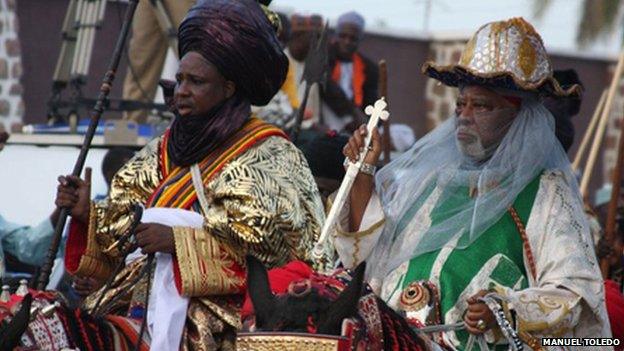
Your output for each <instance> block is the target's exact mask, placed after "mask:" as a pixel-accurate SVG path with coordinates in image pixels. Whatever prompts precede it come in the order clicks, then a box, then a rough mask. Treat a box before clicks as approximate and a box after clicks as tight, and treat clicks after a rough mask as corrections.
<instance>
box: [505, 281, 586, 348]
mask: <svg viewBox="0 0 624 351" xmlns="http://www.w3.org/2000/svg"><path fill="white" fill-rule="evenodd" d="M496 290H497V292H499V294H501V296H503V297H504V304H505V306H504V308H505V309H510V310H513V311H514V312H515V314H516V321H517V322H516V323H517V329H518V332H520V333H521V334H523V335H524V336H525V337H529V336H533V337H535V336H551V337H562V336H565V335H566V334H567V333H568V332H569V331H570V330H572V328H574V326H575V325H576V324H577V322H578V319H579V317H580V314H581V310H582V306H581V302H582V299H581V298H580V297H579V296H578V295H576V294H575V293H573V292H571V291H569V290H566V289H562V288H557V287H552V288H550V287H544V288H528V289H524V290H520V291H513V290H511V289H509V288H503V287H498V288H497V289H496Z"/></svg>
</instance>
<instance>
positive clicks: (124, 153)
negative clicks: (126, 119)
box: [0, 0, 624, 350]
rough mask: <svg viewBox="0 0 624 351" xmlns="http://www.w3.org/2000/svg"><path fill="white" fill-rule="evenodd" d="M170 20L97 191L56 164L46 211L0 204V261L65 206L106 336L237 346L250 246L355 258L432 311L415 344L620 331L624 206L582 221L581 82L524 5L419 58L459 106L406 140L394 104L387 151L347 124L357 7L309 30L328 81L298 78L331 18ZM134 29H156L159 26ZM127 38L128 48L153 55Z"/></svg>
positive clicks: (390, 298)
mask: <svg viewBox="0 0 624 351" xmlns="http://www.w3.org/2000/svg"><path fill="white" fill-rule="evenodd" d="M180 6H181V7H184V6H185V5H184V6H183V5H182V4H180ZM189 6H190V4H189ZM189 6H187V8H188V7H189ZM144 11H147V10H146V9H144ZM178 17H179V18H181V17H182V16H181V15H180V14H177V15H176V18H178ZM152 22H153V21H152ZM179 22H180V25H179V28H178V32H177V41H178V55H179V59H180V62H179V67H178V70H177V73H176V77H175V79H176V82H175V88H174V89H173V91H172V92H171V93H172V95H171V96H167V97H166V98H167V99H166V100H167V101H169V102H170V103H171V106H170V107H171V109H172V111H174V114H175V118H174V120H173V122H172V123H171V125H170V126H169V128H168V129H167V130H166V131H165V133H164V134H163V135H161V136H158V137H157V138H155V139H154V140H152V141H151V142H150V143H149V144H148V145H147V146H145V147H144V148H143V149H141V150H140V151H138V152H137V153H136V154H135V153H133V152H130V151H128V150H113V151H111V155H110V157H107V158H106V160H105V164H104V167H105V169H104V174H105V175H106V177H107V182H108V183H109V188H110V190H109V192H108V194H106V196H103V197H100V198H97V199H93V200H92V195H91V194H90V188H89V183H90V180H89V179H88V177H87V178H86V179H83V178H80V177H75V176H62V177H59V185H58V191H57V197H56V202H55V204H56V206H57V209H56V210H55V211H54V213H52V214H51V216H50V218H47V219H45V220H44V221H43V222H42V224H40V225H38V226H36V227H32V228H29V227H26V226H21V225H17V224H12V223H9V222H6V221H5V220H4V219H3V218H2V217H1V216H0V237H1V240H2V241H1V244H0V249H1V250H0V275H1V274H3V273H4V264H3V262H4V256H3V255H4V253H7V254H11V255H13V256H15V257H16V259H17V260H19V261H21V262H23V263H27V264H33V265H40V264H41V263H42V261H43V260H44V258H45V254H46V252H47V247H48V246H49V245H50V241H51V237H52V235H53V228H54V226H55V223H56V221H57V218H58V211H59V209H60V208H67V209H69V211H70V213H71V220H70V223H69V226H68V235H67V239H66V242H65V243H64V246H65V248H64V261H65V269H66V271H67V273H68V274H69V276H70V279H71V280H72V282H73V288H72V289H70V290H73V293H75V294H76V296H77V299H78V300H79V301H80V304H81V305H82V308H84V309H85V310H86V311H91V312H94V311H97V312H98V313H99V314H105V315H111V316H115V317H114V319H113V318H112V317H111V318H109V321H110V322H111V323H112V322H113V321H114V323H113V324H114V330H115V332H111V334H110V335H113V339H114V340H115V342H116V343H115V345H114V348H115V349H128V348H131V347H133V345H134V344H135V343H138V344H139V345H140V346H141V347H142V348H143V349H147V348H151V349H154V350H174V349H181V350H234V349H236V337H237V333H238V332H240V331H241V329H242V328H243V323H242V321H241V307H242V306H243V302H244V300H245V292H246V289H247V286H246V264H247V262H248V261H246V260H245V257H246V256H247V255H251V256H254V257H255V258H257V259H258V260H259V261H260V262H262V263H263V264H264V265H265V266H266V267H268V268H273V269H275V270H273V271H269V278H270V280H273V279H275V280H281V281H284V280H287V281H288V282H289V283H290V282H295V281H296V278H302V275H301V274H293V273H292V271H289V270H288V269H281V270H280V268H279V267H283V266H285V265H287V264H289V263H291V264H292V262H298V264H301V265H304V266H305V267H307V268H305V269H303V271H305V272H306V273H305V274H304V276H303V277H304V278H306V277H307V278H308V279H312V278H310V277H311V274H312V273H311V272H312V270H313V269H314V270H317V271H320V272H324V273H326V274H331V273H328V272H332V271H333V269H338V270H339V271H342V270H345V269H346V270H347V271H350V270H354V269H355V268H356V267H358V265H360V264H361V263H363V262H366V274H365V281H366V283H367V284H366V285H367V287H366V289H367V291H370V292H372V293H374V294H375V295H376V296H378V297H379V298H380V301H383V303H384V304H387V306H389V307H390V308H391V309H392V310H393V311H394V312H396V313H397V314H398V315H399V316H401V318H404V319H405V321H407V323H409V325H411V326H412V327H413V328H415V329H418V328H423V327H427V326H441V327H442V329H440V331H438V332H436V333H432V334H431V335H429V336H428V337H427V338H424V339H423V340H424V342H423V343H421V344H420V345H421V346H422V345H425V346H424V348H426V349H432V350H464V349H469V348H471V347H472V346H471V345H472V344H474V343H479V345H480V347H481V346H483V345H486V346H485V347H489V348H493V349H509V348H511V349H514V350H519V349H521V348H522V346H524V347H530V348H532V349H549V348H548V347H547V346H543V344H542V343H541V341H540V340H541V339H542V338H548V337H567V338H610V337H616V338H620V339H621V338H624V330H623V328H624V311H623V310H622V306H624V297H623V296H622V288H621V283H622V276H623V275H624V274H623V273H622V272H623V263H624V260H623V256H624V251H623V249H622V245H623V242H624V228H623V227H622V225H620V226H619V228H618V231H617V236H616V240H615V241H616V242H615V243H607V242H605V241H604V240H601V235H600V230H599V229H598V230H597V233H598V234H596V238H594V237H592V234H594V233H596V230H594V233H592V229H591V228H590V224H589V223H590V218H589V217H588V216H589V215H588V211H587V204H585V203H584V200H583V199H582V197H581V195H580V192H579V189H578V185H577V179H576V175H575V174H574V172H573V171H572V168H571V164H570V160H569V157H568V155H567V151H568V150H569V148H570V146H571V145H572V143H573V141H574V136H575V133H574V128H573V125H572V123H571V118H572V116H574V115H575V114H577V113H578V111H579V106H580V103H581V100H582V92H583V85H582V83H581V82H580V80H579V78H578V76H577V75H576V73H575V72H574V71H572V70H554V68H553V67H552V65H551V62H550V59H549V57H548V54H547V52H546V50H545V48H544V45H543V42H542V39H541V37H540V35H539V33H537V32H536V30H535V29H534V28H533V27H532V25H531V24H529V23H528V22H526V21H525V20H523V19H522V18H512V19H508V20H502V21H498V22H491V23H487V24H484V25H483V26H482V27H481V28H479V29H478V30H477V31H476V32H475V33H474V35H473V36H472V38H471V39H470V40H469V41H468V43H467V44H466V47H465V49H464V51H463V53H462V55H461V58H460V59H459V62H456V63H454V64H452V65H450V66H442V65H439V64H436V63H435V62H427V63H424V66H423V72H424V73H425V75H426V76H428V77H430V78H433V79H435V80H438V81H439V82H441V83H442V84H445V85H447V86H450V87H453V88H456V89H457V91H458V98H457V101H456V105H455V110H454V111H453V112H452V114H451V115H450V116H448V119H446V121H445V122H443V123H442V124H441V125H439V126H437V127H436V128H435V129H433V130H432V131H431V132H429V133H428V134H427V135H425V136H424V137H422V138H420V139H419V140H415V138H414V134H413V131H411V129H410V128H409V127H407V126H401V125H394V126H391V127H390V128H388V130H389V133H390V141H391V145H392V147H393V151H395V152H394V153H393V157H392V160H391V162H390V163H388V164H385V165H384V164H383V163H382V162H380V155H381V154H382V151H383V147H384V146H383V142H382V138H383V137H382V133H381V128H373V129H372V130H370V131H369V130H367V128H366V125H365V124H364V123H365V122H366V116H365V114H364V108H365V107H366V106H368V105H372V104H374V102H375V101H376V100H377V99H378V98H379V92H378V87H377V85H378V74H379V72H378V70H377V65H376V64H375V63H373V62H372V61H371V60H369V59H368V58H366V56H365V55H364V54H362V53H361V52H360V51H359V49H358V48H359V43H360V42H361V40H362V38H363V36H364V29H365V21H364V19H363V17H362V16H361V15H359V14H358V13H356V12H348V13H345V14H343V15H341V16H340V17H339V18H338V20H337V23H336V26H335V30H334V31H333V33H330V34H329V35H330V40H329V41H328V47H327V48H324V49H326V50H327V67H326V73H327V74H326V76H327V79H326V82H324V84H317V83H315V84H313V85H312V87H311V88H310V89H305V84H307V83H308V82H306V81H305V79H304V78H305V75H306V67H305V65H306V58H307V57H308V56H309V55H311V54H312V53H311V51H312V50H317V48H316V47H315V46H314V45H312V43H317V42H318V40H319V37H321V36H323V35H326V33H325V23H324V20H323V18H321V17H320V16H318V15H311V16H304V15H298V14H294V15H292V16H291V17H290V18H287V17H286V16H283V15H282V16H279V15H277V14H275V13H273V12H272V11H271V10H270V9H269V8H268V7H267V6H266V5H265V4H259V3H257V2H256V1H254V0H200V1H197V3H196V4H194V5H192V7H190V10H189V11H188V13H187V14H186V16H185V17H184V19H180V21H179ZM145 23H147V22H137V23H135V26H134V30H135V31H137V32H138V31H139V30H140V28H139V26H142V25H144V24H145ZM141 33H144V34H142V35H144V36H146V37H147V38H148V39H149V40H150V41H151V40H156V39H155V38H156V37H158V40H159V44H158V47H159V48H158V50H160V51H163V52H164V51H165V48H166V44H164V43H163V40H165V38H164V37H163V36H162V34H161V33H160V32H158V33H156V32H155V31H154V30H152V31H150V32H148V31H145V30H143V32H141ZM140 38H141V37H140V36H139V35H138V34H137V36H136V37H135V39H133V40H134V41H133V44H132V45H139V44H138V43H137V42H136V41H137V40H139V39H140ZM148 39H146V40H148ZM161 44H162V45H161ZM139 46H140V45H139ZM154 46H156V44H154ZM492 48H496V50H493V49H492ZM135 54H136V55H138V56H137V58H133V61H134V62H136V65H137V66H140V67H145V68H144V69H142V70H148V68H149V70H156V69H160V68H159V67H161V66H162V62H161V61H162V60H160V59H159V61H158V62H155V63H154V64H153V65H151V64H150V63H149V62H146V63H141V62H140V60H139V59H138V58H139V57H141V54H140V53H135ZM163 55H164V53H163ZM132 57H134V56H132V55H131V58H132ZM142 59H147V58H146V57H143V58H142ZM163 60H164V59H163ZM148 61H150V62H151V59H150V60H148ZM156 66H158V67H156ZM152 76H154V75H153V74H150V77H151V78H146V81H147V80H149V82H148V83H146V85H148V86H150V87H151V86H152V85H153V86H154V89H155V86H156V80H155V79H154V78H153V77H152ZM149 89H152V88H149ZM306 91H308V94H309V95H308V96H305V94H306ZM149 92H150V94H151V95H153V92H152V91H151V90H150V91H149ZM304 101H305V102H306V104H305V105H304V104H303V102H304ZM252 111H253V112H252ZM299 111H302V112H303V116H304V118H303V121H297V118H296V116H297V114H298V113H299ZM132 118H142V117H132ZM299 122H301V124H300V125H298V126H296V124H297V123H299ZM293 128H301V129H302V135H301V136H300V137H299V138H298V139H297V140H290V139H289V134H290V131H291V130H292V129H293ZM369 133H370V135H369ZM367 137H370V140H371V143H370V146H368V147H366V144H365V139H366V138H367ZM3 139H4V140H3ZM4 141H6V137H2V136H0V144H2V143H3V142H4ZM343 161H345V162H344V163H343ZM349 162H351V163H359V164H361V165H362V168H361V171H360V172H359V173H358V175H357V176H356V178H355V180H354V182H353V186H352V188H351V189H350V192H349V195H348V200H347V203H346V205H345V206H344V208H342V209H340V210H341V212H340V216H339V221H338V223H337V224H336V226H334V227H332V228H331V235H330V237H331V240H330V247H331V252H326V253H325V257H322V258H319V257H315V256H313V255H312V252H313V247H314V245H315V243H316V242H317V240H318V239H319V236H320V232H321V228H322V227H323V224H324V222H325V219H326V218H325V216H326V213H327V211H328V208H329V207H330V206H331V203H332V199H333V196H334V195H335V192H336V190H337V189H338V187H339V185H340V183H341V181H342V179H343V177H344V176H345V166H346V165H348V163H349ZM137 207H140V208H142V210H141V211H137ZM137 213H139V214H137ZM137 216H140V217H139V218H137ZM138 222H140V223H138ZM130 236H131V238H130V239H128V237H130ZM598 259H600V260H607V261H608V264H609V270H608V271H609V272H608V276H603V275H602V273H601V270H600V265H599V261H598ZM145 272H147V274H146V273H145ZM275 284H277V283H275ZM310 284H312V283H310ZM282 285H283V284H282ZM276 286H277V285H275V286H274V285H273V283H272V284H271V288H274V292H276V293H277V292H278V291H277V290H276V288H275V287H276ZM286 286H288V284H286ZM293 286H295V288H292V289H291V288H289V290H288V292H289V293H291V294H293V295H296V296H299V295H301V294H303V293H302V292H300V291H299V290H297V289H296V287H297V286H299V285H296V284H295V285H293ZM311 286H313V285H311ZM307 289H308V290H305V289H304V291H309V289H310V288H309V287H308V288H307ZM70 292H71V291H70ZM282 292H283V291H282ZM297 294H299V295H297ZM0 303H1V302H0ZM142 323H144V324H145V331H144V332H143V331H142V330H143V328H142V326H141V325H142ZM314 323H315V321H309V324H308V329H307V331H308V332H310V331H314V330H315V329H316V327H315V324H314ZM379 323H381V321H379ZM252 324H253V323H252ZM287 326H288V323H287V322H284V324H283V325H282V327H283V328H287ZM246 327H249V326H246ZM248 329H249V328H248ZM250 329H251V330H253V327H251V328H250ZM107 335H108V334H107ZM115 335H116V336H115ZM622 341H623V342H624V340H622ZM612 346H613V345H610V346H606V348H607V349H608V348H610V347H612ZM615 346H616V349H617V348H618V345H615ZM620 349H621V346H620Z"/></svg>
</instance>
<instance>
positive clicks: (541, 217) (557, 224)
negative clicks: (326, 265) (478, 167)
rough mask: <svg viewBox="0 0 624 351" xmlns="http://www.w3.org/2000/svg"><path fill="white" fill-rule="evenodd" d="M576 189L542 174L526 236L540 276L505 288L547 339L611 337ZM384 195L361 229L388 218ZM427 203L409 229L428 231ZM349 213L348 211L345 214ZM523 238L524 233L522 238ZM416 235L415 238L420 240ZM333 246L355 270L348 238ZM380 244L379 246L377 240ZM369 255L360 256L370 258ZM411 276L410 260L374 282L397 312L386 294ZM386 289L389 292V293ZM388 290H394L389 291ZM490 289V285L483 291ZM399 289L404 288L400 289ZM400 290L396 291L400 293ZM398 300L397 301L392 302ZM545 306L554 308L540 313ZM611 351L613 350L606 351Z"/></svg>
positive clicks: (372, 203) (557, 175)
mask: <svg viewBox="0 0 624 351" xmlns="http://www.w3.org/2000/svg"><path fill="white" fill-rule="evenodd" d="M435 195H436V191H434V192H433V193H432V194H431V195H430V198H429V199H428V200H427V202H433V203H435V202H436V201H437V200H438V198H437V196H435ZM573 196H574V195H573V194H572V189H571V187H570V185H569V184H568V183H567V182H566V178H565V177H564V176H563V174H562V173H561V172H559V171H547V172H544V174H543V175H542V176H541V179H540V185H539V189H538V192H537V195H536V198H535V202H534V205H533V208H532V210H531V214H530V217H529V221H528V223H527V225H526V234H527V238H528V241H529V245H530V248H531V252H532V254H533V257H534V260H535V269H536V275H537V276H536V277H535V278H534V277H532V276H530V274H529V277H528V278H529V288H527V289H524V290H518V291H514V290H512V289H509V288H505V289H503V290H504V291H503V292H504V297H505V300H506V302H507V303H508V304H509V307H510V308H512V309H514V310H515V311H516V313H517V315H518V317H519V318H521V319H522V320H524V321H525V322H527V323H531V324H534V325H535V326H538V325H542V326H548V328H545V329H541V330H535V331H530V332H531V333H532V334H533V335H537V336H548V335H552V334H550V333H555V332H556V331H557V330H568V331H567V332H566V333H565V334H564V335H562V336H564V337H610V336H611V328H610V325H609V319H608V316H607V312H606V307H605V299H604V288H603V282H602V277H601V274H600V270H599V266H598V263H597V260H596V257H595V254H594V252H593V245H592V243H591V241H589V240H590V236H589V235H588V231H589V228H587V224H586V223H587V221H585V220H583V216H585V212H584V211H583V208H582V207H580V206H578V202H576V201H570V199H571V198H573ZM378 202H379V197H378V196H377V195H376V194H373V196H372V197H371V199H370V200H369V204H368V206H367V208H366V211H365V213H364V219H363V221H362V225H361V227H360V228H359V229H360V231H364V230H367V229H368V227H369V226H370V225H372V224H374V223H377V222H378V221H379V220H382V219H383V218H384V215H383V212H382V211H381V208H380V206H379V205H378ZM432 205H433V204H432V203H426V204H425V205H423V206H422V208H421V209H420V210H419V211H418V212H417V213H416V214H415V216H416V217H423V218H419V220H418V221H413V222H416V223H421V224H424V225H419V226H416V227H414V228H411V229H410V230H413V231H414V234H417V233H416V232H420V231H426V230H427V229H428V225H426V224H427V222H428V221H426V220H425V218H424V217H428V213H429V212H430V210H431V208H432ZM344 212H346V213H344ZM340 218H341V221H340V226H341V227H342V229H343V230H344V231H347V230H348V228H349V227H348V223H349V222H348V209H345V211H343V213H342V214H341V217H340ZM383 229H384V226H383V225H382V226H380V227H378V228H376V229H375V231H374V232H373V233H372V234H370V235H369V236H368V237H370V240H371V242H367V243H366V246H365V250H363V249H362V248H363V246H361V247H360V252H361V253H362V254H364V253H367V254H370V252H371V250H372V247H373V246H374V245H375V242H376V241H377V240H378V239H379V236H380V235H381V233H382V232H383ZM518 235H519V234H518ZM416 236H417V235H414V237H416ZM334 237H335V238H334V245H335V248H336V251H337V252H338V254H339V257H340V260H341V261H343V262H346V263H345V266H347V267H349V266H352V265H353V263H352V257H353V245H352V244H351V246H350V243H351V242H350V241H349V239H350V238H348V237H344V236H341V235H339V233H335V235H334ZM372 241H375V242H372ZM526 254H527V253H526V252H524V264H525V269H526V271H527V272H530V271H531V268H530V267H529V262H528V259H527V255H526ZM366 258H367V256H365V255H362V256H360V259H361V260H365V259H366ZM406 273H407V262H404V264H402V265H400V266H399V267H398V268H396V269H395V270H393V271H392V272H390V273H389V274H388V275H387V276H385V277H383V280H382V281H369V284H370V285H371V287H372V288H373V290H375V292H376V293H378V294H381V297H382V298H383V299H384V300H386V301H387V302H388V303H389V305H390V306H391V307H393V308H397V306H396V303H394V304H393V303H392V302H393V301H395V300H397V299H396V296H388V295H389V294H387V293H384V292H388V291H393V289H392V287H394V286H396V285H397V283H398V281H399V280H402V279H404V277H405V274H406ZM384 288H385V289H384ZM388 288H389V289H388ZM481 288H484V289H487V287H481ZM399 290H400V289H399ZM400 293H401V291H398V292H396V291H395V295H396V294H400ZM475 293H476V291H475ZM393 297H394V298H393ZM557 304H560V306H557ZM540 305H547V306H549V307H551V308H546V309H541V308H538V306H540ZM605 349H606V350H609V349H610V348H605Z"/></svg>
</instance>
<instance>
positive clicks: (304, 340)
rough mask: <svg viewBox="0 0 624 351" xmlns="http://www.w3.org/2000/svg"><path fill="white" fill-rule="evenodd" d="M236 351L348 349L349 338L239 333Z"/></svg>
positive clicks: (321, 350)
mask: <svg viewBox="0 0 624 351" xmlns="http://www.w3.org/2000/svg"><path fill="white" fill-rule="evenodd" d="M236 350H237V351H272V350H283V351H348V350H351V345H350V343H349V340H348V339H347V338H345V337H341V336H333V335H318V334H303V333H288V332H256V333H239V334H238V335H237V337H236Z"/></svg>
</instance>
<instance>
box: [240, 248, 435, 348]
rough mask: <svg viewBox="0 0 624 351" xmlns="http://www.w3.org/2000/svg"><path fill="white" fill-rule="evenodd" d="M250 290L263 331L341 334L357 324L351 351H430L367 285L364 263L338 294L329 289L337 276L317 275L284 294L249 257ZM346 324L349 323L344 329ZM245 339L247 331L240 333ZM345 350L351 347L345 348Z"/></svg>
mask: <svg viewBox="0 0 624 351" xmlns="http://www.w3.org/2000/svg"><path fill="white" fill-rule="evenodd" d="M246 262H247V289H248V294H249V297H250V299H251V302H252V304H253V308H254V314H255V316H254V317H255V326H254V327H255V330H256V331H261V332H265V333H275V332H295V333H302V334H304V335H309V334H314V335H330V336H341V335H344V334H345V329H348V327H349V326H351V327H353V326H355V329H356V332H355V333H352V335H350V338H352V339H354V340H350V342H349V343H348V344H349V345H351V347H350V348H348V349H352V350H388V351H403V350H405V351H407V350H426V349H428V348H427V342H426V341H425V339H423V338H421V337H420V336H419V335H418V334H417V333H416V332H415V331H414V330H413V329H412V326H411V325H410V324H408V322H407V321H406V320H405V318H403V317H402V316H401V315H399V314H398V313H396V312H395V311H394V310H392V309H391V308H390V307H389V306H388V305H386V303H385V302H384V301H383V300H381V299H380V298H378V297H377V296H375V295H374V294H373V293H372V292H370V291H368V289H366V284H365V283H364V271H365V269H366V264H365V263H360V264H359V265H358V266H357V267H356V268H355V270H354V271H353V273H352V278H351V281H350V282H348V283H347V284H346V286H344V285H343V286H342V287H341V288H342V291H341V292H339V294H338V295H337V296H336V295H335V294H332V293H331V292H328V291H326V289H327V285H330V286H332V287H336V286H337V285H340V284H337V283H336V282H337V279H334V278H333V277H331V276H323V275H318V274H316V275H313V276H311V277H310V279H304V280H300V281H294V282H292V283H291V284H290V285H289V288H288V292H287V293H285V294H277V295H276V294H274V293H273V292H272V291H271V286H270V282H269V277H268V273H267V270H266V268H265V267H264V265H263V264H262V263H261V262H260V261H259V260H257V259H256V258H254V257H253V256H247V257H246ZM345 326H347V327H345ZM240 335H241V336H240V337H242V338H244V334H240ZM345 349H347V348H345Z"/></svg>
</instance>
